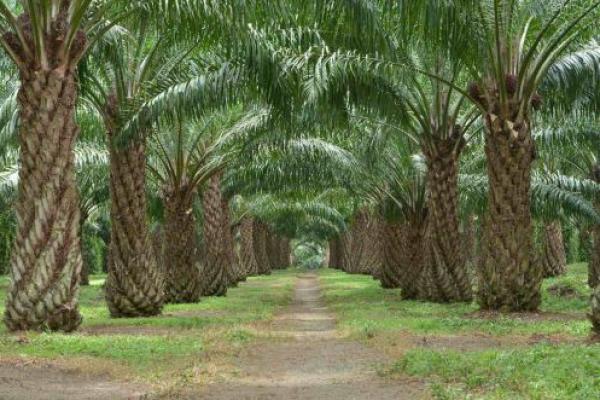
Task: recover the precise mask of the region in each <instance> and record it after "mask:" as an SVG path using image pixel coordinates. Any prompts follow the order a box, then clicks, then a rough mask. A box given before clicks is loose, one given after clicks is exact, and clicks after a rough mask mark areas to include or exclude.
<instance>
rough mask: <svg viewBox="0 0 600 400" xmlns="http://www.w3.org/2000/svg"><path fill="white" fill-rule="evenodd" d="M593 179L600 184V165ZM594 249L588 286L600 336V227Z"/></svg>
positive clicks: (594, 324) (598, 207) (593, 319)
mask: <svg viewBox="0 0 600 400" xmlns="http://www.w3.org/2000/svg"><path fill="white" fill-rule="evenodd" d="M591 175H592V176H591V177H592V179H593V180H594V182H596V183H599V182H600V165H594V166H593V168H592V173H591ZM596 210H600V202H597V203H596ZM593 240H594V247H593V249H592V256H591V259H590V263H589V266H588V284H589V285H590V288H591V289H592V296H591V302H590V303H591V307H592V311H591V312H590V314H589V318H590V321H591V322H592V329H593V331H594V332H595V333H596V335H600V225H596V226H594V228H593Z"/></svg>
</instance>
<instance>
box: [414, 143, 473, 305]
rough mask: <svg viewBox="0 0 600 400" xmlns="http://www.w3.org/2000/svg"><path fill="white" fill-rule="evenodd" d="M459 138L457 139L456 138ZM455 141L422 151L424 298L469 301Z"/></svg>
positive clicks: (470, 294) (469, 284) (457, 151)
mask: <svg viewBox="0 0 600 400" xmlns="http://www.w3.org/2000/svg"><path fill="white" fill-rule="evenodd" d="M459 140H460V139H459ZM457 146H458V143H457V142H456V140H455V139H450V140H447V141H445V142H441V143H438V145H437V146H434V148H431V149H429V150H428V151H425V156H426V159H427V167H428V171H427V185H428V194H429V197H428V203H427V204H428V210H429V215H430V218H429V224H430V225H429V240H428V245H429V246H431V257H430V258H429V261H430V263H429V265H426V266H425V267H426V268H428V269H429V271H428V272H429V273H430V274H431V276H432V281H431V282H432V283H433V285H432V286H430V287H429V288H428V290H427V292H428V294H427V296H426V298H427V300H430V301H435V302H453V301H471V299H472V298H473V293H472V288H471V280H470V278H469V275H468V273H467V268H466V265H465V258H464V254H463V250H464V249H463V245H464V243H463V242H462V236H461V233H460V221H459V218H458V155H459V153H460V151H459V150H458V147H457Z"/></svg>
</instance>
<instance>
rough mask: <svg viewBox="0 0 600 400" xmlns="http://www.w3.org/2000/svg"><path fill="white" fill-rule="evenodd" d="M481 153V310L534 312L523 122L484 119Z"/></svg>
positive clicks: (537, 269) (530, 152) (537, 290)
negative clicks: (484, 208) (485, 190)
mask: <svg viewBox="0 0 600 400" xmlns="http://www.w3.org/2000/svg"><path fill="white" fill-rule="evenodd" d="M486 119H487V121H486V122H487V132H486V144H485V151H486V156H487V168H488V177H489V186H490V190H489V201H488V215H487V220H486V227H485V229H486V232H485V234H484V237H485V243H484V245H483V248H482V260H481V265H480V268H479V304H480V306H481V307H482V308H483V309H491V310H501V311H534V310H537V308H538V306H539V305H540V302H541V282H542V276H543V271H542V268H541V265H540V264H539V263H536V262H535V259H534V255H533V254H534V252H533V243H532V233H533V232H532V222H531V209H530V195H531V193H530V186H531V165H532V163H533V160H534V152H535V149H534V143H533V140H532V138H531V132H530V129H529V124H528V122H527V121H524V122H522V123H513V122H511V121H507V120H502V119H500V118H498V117H496V116H490V115H488V116H487V117H486Z"/></svg>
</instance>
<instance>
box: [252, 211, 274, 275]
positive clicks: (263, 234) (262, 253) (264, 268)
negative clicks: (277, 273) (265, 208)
mask: <svg viewBox="0 0 600 400" xmlns="http://www.w3.org/2000/svg"><path fill="white" fill-rule="evenodd" d="M253 233H254V255H255V257H256V262H257V263H258V273H259V275H269V274H271V266H270V265H269V255H268V253H267V244H268V240H269V232H268V227H267V226H266V225H265V224H264V223H263V222H260V221H258V220H255V221H254V232H253Z"/></svg>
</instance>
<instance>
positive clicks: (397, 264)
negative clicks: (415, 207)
mask: <svg viewBox="0 0 600 400" xmlns="http://www.w3.org/2000/svg"><path fill="white" fill-rule="evenodd" d="M382 237H383V240H382V241H383V255H384V257H383V265H382V268H381V277H380V280H381V286H382V287H384V288H386V289H392V288H399V287H401V279H402V275H403V272H402V268H403V265H402V262H403V260H402V257H403V256H404V255H405V252H406V249H405V247H406V226H405V225H404V224H401V223H397V222H386V223H385V224H384V227H383V234H382Z"/></svg>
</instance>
